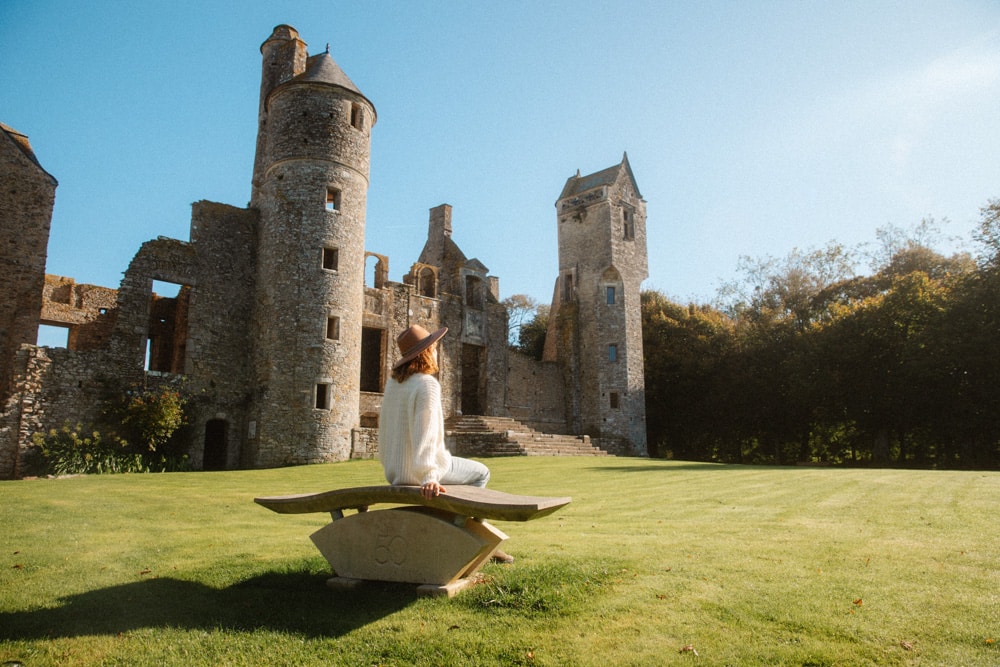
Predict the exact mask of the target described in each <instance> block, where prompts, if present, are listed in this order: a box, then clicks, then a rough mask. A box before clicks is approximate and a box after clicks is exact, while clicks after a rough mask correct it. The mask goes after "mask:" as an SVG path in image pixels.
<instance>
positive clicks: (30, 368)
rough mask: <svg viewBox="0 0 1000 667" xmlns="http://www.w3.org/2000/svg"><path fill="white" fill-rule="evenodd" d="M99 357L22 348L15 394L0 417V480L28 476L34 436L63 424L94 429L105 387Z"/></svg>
mask: <svg viewBox="0 0 1000 667" xmlns="http://www.w3.org/2000/svg"><path fill="white" fill-rule="evenodd" d="M102 359H103V355H102V354H101V353H100V352H74V351H72V350H67V349H65V348H48V347H37V346H34V345H23V346H22V347H21V349H20V350H18V353H17V355H16V369H15V376H16V378H17V380H16V384H15V387H14V391H13V392H12V394H11V396H10V397H9V399H8V400H7V401H6V402H5V403H4V405H3V413H2V414H0V479H12V478H14V477H15V476H20V475H22V474H24V469H25V466H24V457H25V454H26V452H27V451H28V449H29V448H30V447H31V442H32V435H33V434H34V433H36V432H47V431H48V430H50V429H54V428H61V427H62V426H63V425H64V424H69V425H70V426H75V425H76V424H81V425H83V426H85V427H86V426H89V425H93V424H94V423H95V422H96V421H97V419H98V417H99V416H100V412H101V408H102V405H103V403H102V400H103V397H104V395H105V391H106V385H105V379H106V377H107V376H106V375H105V374H104V372H103V371H104V369H105V365H104V364H103V363H102Z"/></svg>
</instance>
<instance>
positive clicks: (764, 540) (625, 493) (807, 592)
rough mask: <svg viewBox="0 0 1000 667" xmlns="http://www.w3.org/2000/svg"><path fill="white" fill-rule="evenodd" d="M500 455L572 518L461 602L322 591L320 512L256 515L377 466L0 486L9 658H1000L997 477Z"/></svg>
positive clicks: (2, 650) (385, 589)
mask: <svg viewBox="0 0 1000 667" xmlns="http://www.w3.org/2000/svg"><path fill="white" fill-rule="evenodd" d="M488 463H489V465H490V467H491V469H492V470H493V481H492V482H491V485H490V486H491V487H492V488H497V489H502V490H505V491H510V492H514V493H527V494H536V495H571V496H573V503H572V504H570V505H569V506H567V507H566V508H564V509H563V510H561V511H560V512H558V513H556V514H553V515H551V516H549V517H545V518H543V519H539V520H537V521H531V522H527V523H501V522H498V527H500V528H501V530H503V531H504V532H506V533H507V534H509V535H510V536H511V540H510V541H509V542H508V543H507V545H506V547H505V548H506V549H507V550H508V551H509V552H511V553H513V554H514V555H515V556H516V557H517V562H516V563H515V564H514V565H513V566H509V567H505V566H498V565H490V566H487V568H485V570H484V572H485V574H486V575H487V579H486V582H485V583H484V584H482V585H480V586H477V587H475V588H473V589H471V590H468V591H466V592H464V593H462V594H460V595H459V596H458V597H456V598H454V599H451V600H448V599H440V598H437V599H431V598H417V597H416V595H415V592H414V590H413V588H412V587H410V586H406V585H391V584H374V583H373V584H369V585H366V586H364V587H362V588H360V589H357V590H354V591H349V592H343V591H332V590H330V589H328V588H326V586H325V585H324V581H325V579H326V578H327V577H328V576H329V572H328V566H327V564H326V561H325V560H324V559H323V558H322V557H321V556H320V555H319V553H318V552H317V551H315V549H314V547H313V546H312V543H311V542H310V541H309V538H308V536H309V534H310V533H311V532H313V531H314V530H316V529H318V528H320V527H321V526H322V525H324V524H325V523H326V521H327V517H325V516H323V515H319V514H316V515H279V514H274V513H272V512H269V511H267V510H266V509H264V508H262V507H259V506H257V505H255V504H253V502H252V498H253V497H254V496H255V495H279V494H284V493H300V492H307V491H320V490H326V489H332V488H339V487H344V486H355V485H368V484H377V483H381V471H380V468H379V466H378V464H377V463H375V462H369V461H365V462H350V463H341V464H333V465H322V466H308V467H302V468H285V469H280V470H261V471H241V472H222V473H174V474H160V475H114V476H101V477H74V478H67V479H57V480H33V481H32V480H26V481H17V482H0V663H3V662H5V661H17V662H20V663H23V664H24V665H26V666H27V667H35V666H38V665H72V664H108V665H309V664H314V665H398V666H402V665H604V666H607V665H687V664H705V665H996V664H1000V574H998V572H1000V570H998V568H1000V532H998V525H1000V522H998V517H1000V473H995V472H935V471H903V470H841V469H830V468H757V467H744V466H724V465H710V464H696V463H683V462H669V461H655V460H643V459H617V458H608V459H592V458H536V457H523V458H507V459H490V460H488ZM994 640H995V641H994ZM904 644H905V646H904ZM688 646H690V647H692V648H693V649H694V650H684V648H685V647H688Z"/></svg>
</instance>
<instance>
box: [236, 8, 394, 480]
mask: <svg viewBox="0 0 1000 667" xmlns="http://www.w3.org/2000/svg"><path fill="white" fill-rule="evenodd" d="M261 53H262V55H263V73H262V77H261V102H260V113H259V127H258V140H257V156H256V160H255V163H254V180H253V195H252V199H251V207H252V208H255V209H257V210H258V211H259V214H260V226H259V231H258V247H257V258H256V263H257V281H256V286H255V290H256V311H255V315H254V341H255V342H254V345H255V347H254V350H253V353H252V363H253V366H254V368H253V370H254V375H255V379H256V388H255V391H254V392H253V395H252V396H251V403H252V407H251V417H250V419H251V423H250V424H249V429H248V431H249V432H248V434H247V435H248V444H249V447H248V449H249V451H250V453H251V456H250V458H251V460H250V461H248V462H249V463H250V464H251V465H254V466H258V467H270V466H279V465H293V464H302V463H316V462H320V461H334V460H342V459H346V458H348V457H349V456H350V451H351V430H352V429H353V428H354V427H355V426H357V424H358V400H359V390H360V371H361V367H360V359H361V324H362V312H363V296H364V259H365V258H364V239H365V206H366V199H367V193H368V167H369V149H370V132H371V128H372V126H373V125H374V124H375V118H376V116H375V107H374V106H373V105H372V103H371V102H370V101H369V100H368V99H367V98H366V97H365V96H364V95H363V94H362V93H361V91H359V90H358V88H357V87H356V86H355V85H354V84H353V83H352V82H351V80H350V79H349V78H348V77H347V76H346V75H345V74H344V72H343V71H342V70H341V69H340V67H339V66H338V65H337V63H335V62H334V60H333V58H332V57H331V56H330V53H329V50H327V52H325V53H321V54H319V55H315V56H312V57H307V55H306V44H305V42H303V41H302V40H301V39H299V36H298V33H297V32H296V31H295V29H294V28H291V27H289V26H278V27H277V28H275V29H274V32H273V33H272V35H271V37H270V38H269V39H268V40H267V41H265V42H264V44H263V45H262V46H261Z"/></svg>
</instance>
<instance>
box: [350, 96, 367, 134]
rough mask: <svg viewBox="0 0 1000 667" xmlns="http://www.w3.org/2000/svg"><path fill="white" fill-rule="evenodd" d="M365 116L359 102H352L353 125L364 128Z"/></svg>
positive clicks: (359, 128)
mask: <svg viewBox="0 0 1000 667" xmlns="http://www.w3.org/2000/svg"><path fill="white" fill-rule="evenodd" d="M364 118H365V116H364V113H363V112H362V111H361V105H360V104H358V103H357V102H351V127H353V128H356V129H358V130H361V129H364V127H363V126H364Z"/></svg>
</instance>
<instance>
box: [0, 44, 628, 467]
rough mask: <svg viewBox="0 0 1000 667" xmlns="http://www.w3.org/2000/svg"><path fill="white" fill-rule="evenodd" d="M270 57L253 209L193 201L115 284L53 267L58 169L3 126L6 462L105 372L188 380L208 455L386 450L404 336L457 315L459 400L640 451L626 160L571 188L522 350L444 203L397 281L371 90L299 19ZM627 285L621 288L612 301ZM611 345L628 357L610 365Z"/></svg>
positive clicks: (1, 311)
mask: <svg viewBox="0 0 1000 667" xmlns="http://www.w3.org/2000/svg"><path fill="white" fill-rule="evenodd" d="M261 54H262V75H261V92H260V100H259V106H258V137H257V155H256V159H255V163H254V171H253V176H252V179H251V201H250V205H249V206H248V207H247V208H237V207H233V206H228V205H226V204H220V203H215V202H207V201H201V202H197V203H195V204H194V205H193V206H192V214H191V228H190V238H189V240H188V241H181V240H177V239H170V238H164V237H160V238H157V239H154V240H151V241H148V242H146V243H144V244H143V245H142V247H141V248H140V249H139V251H138V252H137V253H136V255H135V257H134V258H133V259H132V261H131V263H130V265H129V267H128V269H127V270H126V271H125V275H124V278H123V279H122V282H121V284H120V286H119V287H118V289H110V288H106V287H99V286H93V285H82V284H77V283H76V282H75V281H73V279H71V278H65V277H60V276H52V275H49V276H46V275H45V273H44V264H45V255H46V246H47V241H48V230H49V221H50V219H51V210H52V205H53V201H54V191H55V185H56V183H55V179H53V178H52V177H51V176H49V175H48V174H46V173H45V172H44V170H42V169H41V167H40V166H39V164H38V162H37V160H36V159H35V158H34V155H33V153H32V152H31V150H30V146H29V145H28V143H27V139H26V138H24V137H23V136H22V135H19V134H17V133H15V132H13V131H12V130H10V129H9V128H6V127H3V133H2V136H0V140H2V142H0V159H2V160H3V162H2V165H3V168H4V180H5V183H6V182H8V181H10V182H11V183H14V184H15V185H16V186H17V187H15V188H8V189H7V190H6V191H5V192H4V193H3V195H2V196H3V197H6V198H8V199H4V200H3V202H2V203H3V204H4V208H3V210H4V212H5V216H6V217H5V219H4V221H3V223H4V224H3V234H4V235H5V236H4V237H3V239H2V240H3V241H4V243H3V247H2V248H0V253H4V254H0V260H2V261H3V265H2V266H3V275H2V277H3V280H4V286H5V289H4V293H3V294H2V295H0V324H2V325H3V328H2V329H0V353H2V354H3V357H2V359H0V363H2V364H4V366H3V367H2V369H3V371H4V375H3V377H4V378H5V387H6V389H5V390H4V394H3V395H2V396H0V478H11V477H16V476H18V475H19V474H20V471H21V470H22V469H23V460H22V458H23V454H24V452H25V451H26V449H27V448H28V447H29V446H30V440H31V434H32V433H34V432H36V431H40V430H45V429H48V428H53V427H58V426H61V425H62V424H63V423H65V422H67V421H69V422H73V423H76V422H81V423H88V422H90V421H92V420H93V419H94V418H95V417H96V416H97V414H98V413H99V411H100V408H101V400H102V390H103V389H104V388H105V387H106V386H107V383H108V380H113V381H114V382H115V383H118V384H122V385H124V384H132V383H145V384H147V385H149V384H154V385H156V384H162V383H170V384H174V385H177V386H179V387H181V388H182V390H183V391H184V392H185V393H186V394H187V395H188V396H190V397H192V398H191V401H190V403H189V419H190V428H188V429H186V430H185V433H187V434H188V438H189V442H188V443H187V448H188V452H189V455H190V457H191V461H192V463H193V464H194V466H195V467H197V468H205V469H225V468H238V467H242V468H253V467H273V466H281V465H297V464H307V463H315V462H321V461H339V460H345V459H348V458H367V457H373V456H376V455H377V451H378V443H377V426H378V414H379V410H380V407H381V398H382V390H383V387H384V384H385V382H386V379H387V378H388V377H389V375H390V372H391V368H392V364H393V363H394V362H395V360H396V359H398V350H397V349H396V345H395V337H396V335H397V334H398V333H399V332H400V331H402V330H403V329H405V328H406V327H408V326H410V325H411V324H421V325H422V326H424V327H426V328H427V329H429V330H434V329H436V328H438V327H441V326H447V327H448V328H449V334H448V335H447V336H446V337H445V338H444V339H443V340H442V344H441V349H440V364H441V375H440V380H441V386H442V394H443V395H442V398H443V406H444V411H445V415H446V416H447V417H451V416H456V415H461V414H466V415H469V414H481V415H493V416H512V417H515V418H518V419H521V420H522V421H524V422H525V423H526V424H527V425H529V426H530V427H532V428H535V429H537V430H540V431H547V432H550V433H567V434H583V433H586V434H588V435H591V436H592V437H593V442H594V443H595V444H599V445H600V446H602V447H605V448H606V449H608V450H609V451H614V452H616V453H627V454H645V424H644V407H643V405H642V400H643V396H642V347H641V346H642V339H641V331H639V328H638V327H639V322H640V321H641V320H640V319H639V318H638V313H639V311H638V307H639V306H638V304H639V283H640V282H641V280H642V279H643V278H644V277H645V262H646V257H645V208H644V202H642V199H641V196H640V195H639V192H638V188H637V187H635V181H634V179H633V178H632V175H631V169H630V168H629V166H628V162H627V160H623V162H622V164H621V165H618V166H616V167H614V168H612V169H610V170H605V171H603V172H598V174H595V175H594V176H592V177H586V178H583V179H581V178H580V177H579V174H578V175H577V176H576V177H574V178H571V179H570V181H568V182H567V186H566V188H565V189H564V192H563V195H562V196H561V197H560V200H559V204H557V206H558V208H559V222H558V224H559V226H560V237H559V238H560V242H559V243H560V245H559V256H560V277H559V283H557V289H556V297H557V298H556V299H555V300H554V302H553V308H552V313H553V318H552V320H553V322H554V323H556V322H558V323H559V325H558V326H554V328H553V329H552V330H551V331H550V335H549V340H548V343H547V355H548V356H547V358H546V360H545V361H542V362H536V361H534V360H532V359H529V358H527V357H524V356H523V355H520V354H518V353H516V352H513V351H511V350H510V349H509V348H508V346H507V312H506V310H505V309H504V307H503V306H502V305H501V304H500V298H499V293H500V288H499V280H498V279H497V278H496V277H495V276H491V275H490V274H489V269H488V268H487V267H486V266H485V265H484V264H483V263H482V262H481V261H480V260H478V259H475V258H471V259H470V258H468V257H467V256H466V255H465V254H464V253H463V252H462V250H461V249H459V248H458V246H457V245H456V244H455V242H454V241H453V239H452V208H451V206H449V205H447V204H442V205H440V206H436V207H434V208H432V209H431V210H430V215H429V220H428V235H427V241H426V244H425V245H424V248H423V250H422V251H421V253H420V255H419V257H418V259H417V261H416V262H414V263H413V264H412V265H411V266H410V268H409V270H408V271H407V272H406V273H405V275H403V276H402V279H401V281H399V282H395V281H392V280H390V278H389V258H388V257H386V256H384V255H379V254H376V253H373V252H370V251H366V249H365V246H364V238H365V224H366V220H365V209H366V198H367V190H368V173H369V172H368V170H369V164H370V138H371V132H372V130H373V127H374V125H375V123H376V119H377V116H376V113H375V107H374V105H373V104H372V103H371V102H370V101H369V100H368V99H367V98H366V97H365V96H364V95H363V94H362V93H361V92H360V90H359V89H358V88H357V87H356V86H355V85H354V84H353V83H352V82H351V81H350V79H349V78H348V77H347V76H346V75H345V74H344V72H343V71H341V69H340V68H339V67H338V66H337V64H336V63H335V62H334V61H333V59H332V57H331V56H330V54H329V52H326V53H321V54H319V55H315V56H309V55H308V53H307V51H306V44H305V43H304V42H303V41H302V40H301V39H300V38H299V36H298V33H297V32H296V31H295V30H294V29H293V28H291V27H289V26H278V27H277V28H275V30H274V32H273V33H272V35H271V36H270V37H269V38H268V40H267V41H265V42H264V44H263V45H262V47H261ZM588 179H589V180H588ZM571 184H572V185H571ZM590 184H596V185H594V186H593V187H590ZM626 210H627V211H628V212H629V214H630V215H631V216H632V217H631V218H628V217H626V218H624V219H623V218H622V216H623V215H624V214H623V213H622V212H623V211H626ZM7 212H10V213H9V214H8V213H7ZM578 218H579V219H578ZM584 220H586V224H583V221H584ZM630 225H631V226H630ZM571 230H572V231H571ZM8 236H9V237H10V239H8V238H7V237H8ZM11 239H13V240H11ZM605 246H606V247H607V251H606V252H599V253H591V254H588V252H585V250H588V251H590V250H593V249H594V248H603V247H605ZM592 255H593V256H592ZM366 267H370V268H371V269H373V271H366ZM366 274H367V275H372V276H373V277H372V278H371V279H370V280H368V282H369V283H371V284H366ZM567 280H569V281H570V282H571V283H572V289H570V288H568V287H566V282H567ZM154 281H163V282H167V283H173V284H175V285H177V286H178V292H177V294H176V296H162V295H157V294H156V293H154V291H153V289H154ZM560 284H561V285H562V286H561V287H560V286H558V285H560ZM8 285H9V286H10V288H9V289H8V288H7V286H8ZM612 286H613V287H614V288H615V289H616V290H617V292H616V298H617V299H619V300H617V301H615V303H614V304H602V303H600V298H601V297H602V295H606V293H607V288H608V287H612ZM563 297H566V298H563ZM39 323H45V324H54V325H58V326H63V327H66V328H68V330H69V332H68V343H67V348H66V349H61V348H55V349H52V348H39V347H37V346H35V344H34V343H35V340H36V338H35V337H36V332H37V327H38V324H39ZM612 341H613V342H615V343H617V344H618V345H619V346H620V352H618V355H619V356H618V358H617V360H616V361H615V362H614V363H611V364H607V363H604V362H600V361H597V360H596V357H597V356H599V355H600V354H606V349H607V345H608V344H610V342H612ZM636 369H638V370H636ZM612 394H614V395H615V396H616V399H614V400H612V399H611V398H610V397H611V395H612ZM615 401H617V402H615Z"/></svg>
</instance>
